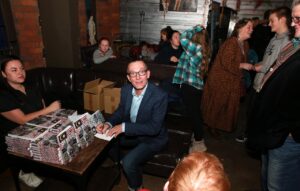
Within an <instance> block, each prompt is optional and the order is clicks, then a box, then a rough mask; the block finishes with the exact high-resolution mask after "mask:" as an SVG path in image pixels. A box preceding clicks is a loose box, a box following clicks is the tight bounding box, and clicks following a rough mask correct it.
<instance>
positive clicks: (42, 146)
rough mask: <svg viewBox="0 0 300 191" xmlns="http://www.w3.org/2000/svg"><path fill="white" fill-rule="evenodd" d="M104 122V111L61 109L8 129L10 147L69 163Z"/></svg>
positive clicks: (38, 158) (36, 158)
mask: <svg viewBox="0 0 300 191" xmlns="http://www.w3.org/2000/svg"><path fill="white" fill-rule="evenodd" d="M101 123H104V117H103V115H102V113H101V112H100V111H96V112H95V113H93V114H89V113H84V114H82V115H78V114H77V112H76V111H74V110H70V109H59V110H57V111H55V112H52V113H49V114H47V115H43V116H39V117H37V118H35V119H33V120H31V121H29V122H27V123H26V124H24V125H21V126H19V127H17V128H15V129H13V130H12V131H10V132H9V133H8V135H7V136H6V144H7V145H8V151H10V152H14V153H20V154H22V155H25V156H29V157H32V158H33V159H34V160H39V161H44V162H51V163H55V164H66V163H68V162H70V161H72V159H73V158H74V157H75V156H76V155H77V154H78V152H79V151H80V149H82V148H85V147H87V146H88V145H89V144H91V143H92V142H93V140H94V135H95V134H96V126H98V125H100V124H101Z"/></svg>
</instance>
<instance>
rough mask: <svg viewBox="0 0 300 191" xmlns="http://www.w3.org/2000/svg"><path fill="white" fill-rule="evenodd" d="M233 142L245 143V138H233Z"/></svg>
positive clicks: (242, 136) (241, 136)
mask: <svg viewBox="0 0 300 191" xmlns="http://www.w3.org/2000/svg"><path fill="white" fill-rule="evenodd" d="M235 141H236V142H239V143H244V142H246V141H247V137H245V136H244V135H240V136H237V137H236V138H235Z"/></svg>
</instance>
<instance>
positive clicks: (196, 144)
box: [189, 140, 207, 153]
mask: <svg viewBox="0 0 300 191" xmlns="http://www.w3.org/2000/svg"><path fill="white" fill-rule="evenodd" d="M206 150H207V147H206V145H205V143H204V140H201V141H193V142H192V145H191V147H190V149H189V153H193V152H205V151H206Z"/></svg>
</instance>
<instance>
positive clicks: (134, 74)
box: [128, 70, 147, 78]
mask: <svg viewBox="0 0 300 191" xmlns="http://www.w3.org/2000/svg"><path fill="white" fill-rule="evenodd" d="M146 73H147V70H141V71H138V72H129V73H128V75H129V76H130V77H131V78H136V77H137V75H139V76H145V75H146Z"/></svg>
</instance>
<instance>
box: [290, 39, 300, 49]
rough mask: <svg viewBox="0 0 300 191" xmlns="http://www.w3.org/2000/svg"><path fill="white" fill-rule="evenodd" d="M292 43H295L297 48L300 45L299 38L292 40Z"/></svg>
mask: <svg viewBox="0 0 300 191" xmlns="http://www.w3.org/2000/svg"><path fill="white" fill-rule="evenodd" d="M292 43H293V46H294V48H297V47H298V46H299V44H300V38H299V37H294V38H293V39H292Z"/></svg>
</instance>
